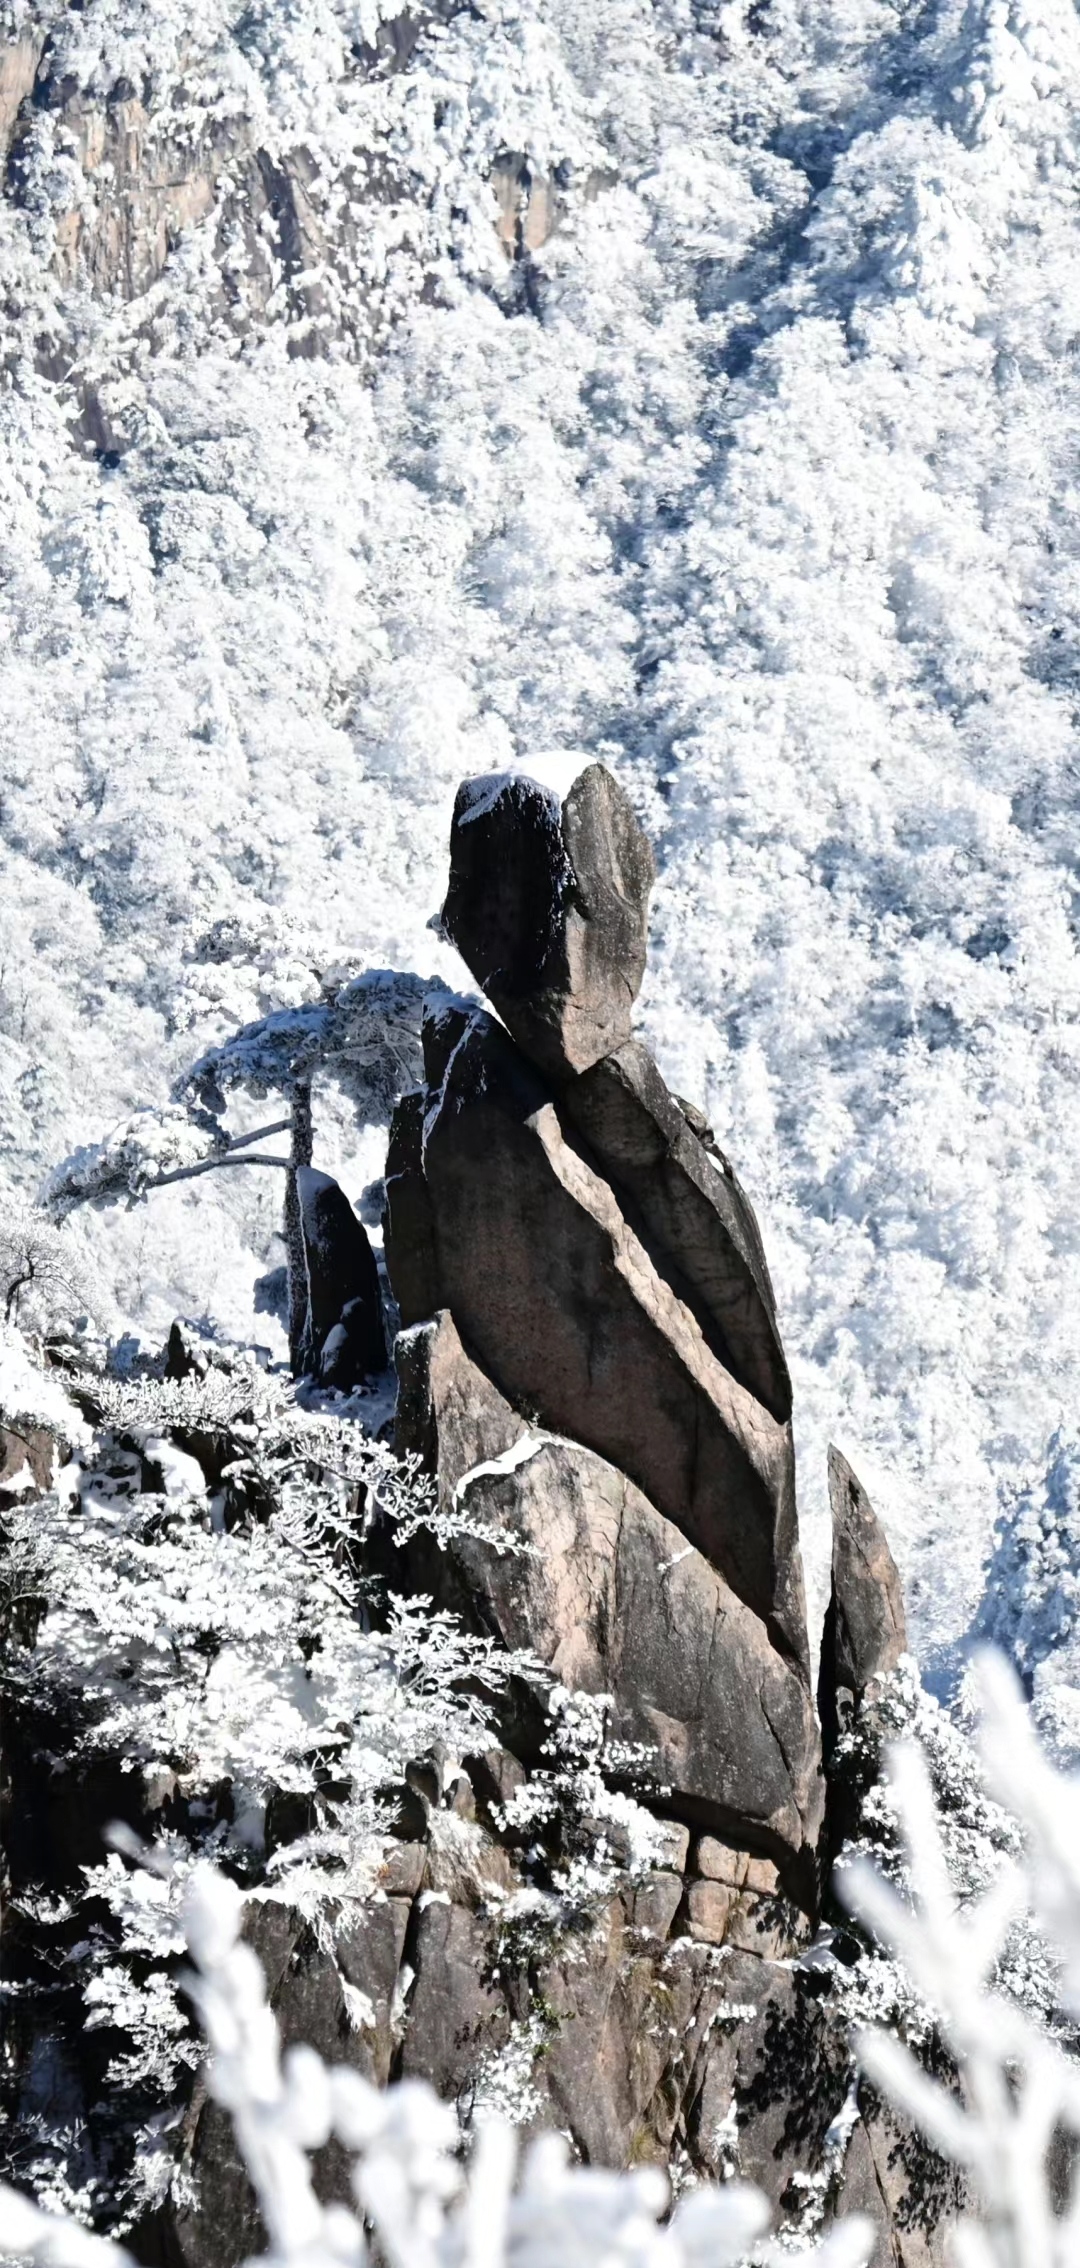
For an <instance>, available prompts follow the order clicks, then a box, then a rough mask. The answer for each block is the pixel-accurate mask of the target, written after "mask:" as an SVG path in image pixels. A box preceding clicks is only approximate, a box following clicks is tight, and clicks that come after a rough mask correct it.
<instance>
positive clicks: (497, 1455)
mask: <svg viewBox="0 0 1080 2268" xmlns="http://www.w3.org/2000/svg"><path fill="white" fill-rule="evenodd" d="M652 875H653V865H652V854H651V851H650V849H649V846H648V844H647V842H646V840H645V838H644V836H643V835H642V834H641V831H640V829H639V828H638V826H637V822H636V820H635V818H634V815H633V812H632V810H631V809H630V806H629V804H628V803H627V801H626V799H625V797H624V796H623V794H622V791H621V790H620V789H619V787H618V786H617V784H616V782H615V781H614V780H613V779H612V778H611V776H610V775H609V774H608V773H607V772H605V771H604V769H603V767H602V766H600V765H590V766H589V767H588V768H587V769H586V770H585V771H584V772H583V773H582V774H581V775H580V777H579V778H578V779H577V780H576V781H575V782H574V784H573V785H572V787H571V788H570V791H569V793H568V794H567V795H566V796H565V797H564V798H559V797H558V796H556V795H555V794H554V793H553V791H551V790H550V789H548V788H545V787H542V786H540V785H538V784H537V783H535V782H532V781H529V780H522V779H517V778H515V779H509V780H508V779H504V778H501V777H499V778H494V779H491V780H480V781H473V782H468V783H466V785H465V786H464V787H463V788H462V789H461V790H460V791H459V794H458V798H457V804H456V807H455V814H454V826H453V835H452V844H451V880H450V887H449V890H448V893H447V898H446V904H445V906H444V909H443V915H442V920H443V926H444V928H445V930H446V932H447V934H448V935H450V936H452V937H453V938H454V939H455V941H456V942H457V943H458V945H459V947H460V949H461V951H462V952H463V954H464V956H465V958H466V960H467V961H468V964H469V967H470V969H471V971H472V973H473V974H474V976H476V977H477V978H478V979H479V981H480V982H482V983H483V984H484V986H485V988H486V990H487V991H488V994H489V997H490V998H491V999H492V1001H493V1002H494V1004H495V1006H496V1007H497V1008H498V1010H499V1012H500V1014H501V1016H502V1017H503V1020H504V1023H505V1024H506V1026H507V1027H508V1029H507V1030H504V1029H502V1028H501V1026H500V1025H499V1024H497V1023H496V1022H495V1021H494V1019H493V1018H492V1017H490V1016H489V1015H487V1014H486V1013H485V1011H484V1010H483V1009H481V1008H479V1007H477V1006H475V1005H473V1004H471V1003H468V1002H459V1003H454V1002H449V1003H448V1002H447V1001H445V1000H442V1001H439V1002H436V1003H435V1004H434V1005H433V1007H432V1009H431V1011H430V1013H429V1015H428V1017H427V1018H426V1020H425V1028H424V1063H425V1072H426V1084H425V1087H424V1089H423V1091H422V1093H420V1094H418V1095H411V1096H408V1097H406V1098H405V1100H404V1102H403V1103H402V1104H401V1105H400V1106H399V1109H398V1111H397V1113H396V1115H395V1119H394V1124H393V1127H392V1130H391V1139H390V1154H389V1160H388V1168H387V1181H386V1191H387V1217H386V1249H387V1257H388V1264H389V1270H390V1278H391V1283H392V1286H393V1289H394V1291H395V1294H396V1296H397V1299H398V1302H399V1305H400V1310H401V1319H402V1323H403V1325H404V1326H405V1328H406V1332H407V1334H408V1336H407V1338H406V1340H405V1343H404V1345H403V1347H402V1349H401V1353H400V1356H399V1366H400V1369H401V1373H402V1389H403V1390H402V1397H401V1419H400V1429H399V1439H400V1441H401V1442H402V1443H403V1444H405V1445H407V1446H409V1447H411V1448H414V1449H418V1450H420V1451H421V1453H422V1454H424V1455H425V1456H426V1457H427V1459H428V1460H429V1462H430V1464H431V1465H432V1468H433V1469H434V1470H435V1472H436V1473H437V1475H438V1481H439V1489H440V1495H441V1498H442V1501H443V1504H444V1507H446V1508H447V1509H452V1508H453V1507H454V1505H455V1504H456V1503H457V1502H458V1501H459V1499H460V1498H461V1496H462V1494H463V1492H465V1491H467V1492H468V1495H469V1501H470V1507H473V1506H476V1507H478V1508H479V1507H480V1506H481V1505H482V1506H483V1507H484V1510H485V1515H486V1514H487V1513H488V1512H490V1514H491V1516H492V1518H493V1519H494V1521H495V1522H496V1524H500V1523H501V1524H502V1525H503V1526H505V1528H506V1529H507V1530H509V1531H512V1532H513V1533H514V1534H515V1535H516V1536H518V1538H519V1539H521V1540H524V1541H525V1542H527V1543H528V1544H529V1545H530V1546H531V1547H532V1549H531V1552H530V1553H529V1554H528V1555H527V1556H524V1557H521V1556H519V1557H516V1558H513V1559H505V1560H500V1558H499V1556H498V1554H497V1553H492V1552H491V1551H490V1550H487V1549H486V1548H485V1547H484V1546H483V1545H482V1544H479V1543H477V1541H476V1539H475V1538H474V1537H470V1538H467V1539H463V1540H461V1541H459V1542H458V1543H456V1544H455V1545H454V1546H453V1547H452V1548H451V1549H450V1550H449V1551H448V1552H447V1553H445V1554H444V1555H442V1556H441V1557H440V1558H439V1559H437V1560H436V1561H434V1562H430V1563H429V1562H427V1561H425V1564H424V1566H423V1569H422V1572H421V1571H420V1570H419V1569H418V1570H417V1572H416V1580H417V1582H418V1584H419V1585H420V1587H429V1588H432V1589H433V1590H434V1592H435V1595H436V1596H437V1597H439V1598H440V1600H443V1601H444V1602H445V1603H447V1604H450V1603H452V1604H453V1605H454V1606H455V1608H456V1609H457V1611H459V1612H465V1613H467V1614H471V1615H472V1616H473V1617H474V1618H476V1617H479V1618H480V1620H481V1622H482V1624H483V1626H485V1627H493V1628H495V1629H497V1630H498V1631H499V1633H500V1635H501V1636H502V1637H504V1638H505V1640H506V1641H507V1643H509V1644H513V1645H527V1646H528V1647H530V1648H531V1649H532V1650H533V1651H534V1652H535V1653H536V1654H537V1655H538V1656H539V1658H540V1659H541V1660H542V1661H543V1662H544V1663H545V1664H546V1666H547V1667H548V1668H549V1669H550V1670H551V1671H552V1673H553V1674H555V1675H557V1676H559V1677H560V1678H561V1679H563V1680H564V1681H565V1682H567V1683H569V1684H580V1685H582V1686H583V1687H585V1688H586V1689H588V1690H592V1691H605V1692H610V1693H611V1694H612V1695H613V1697H614V1700H615V1708H616V1716H617V1721H618V1723H619V1725H620V1728H625V1730H626V1733H627V1735H628V1736H632V1737H634V1738H637V1739H647V1740H648V1741H649V1743H650V1745H651V1746H652V1747H653V1748H654V1750H655V1751H656V1754H657V1757H658V1772H659V1775H660V1778H661V1780H662V1781H663V1782H664V1784H665V1785H667V1786H669V1788H670V1796H669V1799H668V1800H669V1801H670V1804H671V1806H672V1809H673V1810H674V1811H675V1813H676V1815H677V1816H679V1817H681V1818H683V1819H684V1820H685V1821H686V1822H688V1823H689V1824H693V1825H696V1826H700V1827H707V1828H709V1829H711V1830H715V1831H717V1832H718V1833H720V1834H722V1835H723V1836H725V1837H726V1839H727V1840H728V1842H729V1843H730V1844H731V1845H732V1846H733V1847H734V1848H736V1849H744V1848H745V1849H746V1850H750V1851H756V1852H758V1853H759V1854H761V1856H762V1857H767V1858H768V1859H769V1860H770V1861H771V1862H774V1863H776V1864H778V1865H779V1867H780V1868H781V1872H782V1875H783V1879H784V1883H785V1886H786V1888H787V1889H788V1890H790V1892H791V1893H792V1894H793V1895H794V1896H795V1897H796V1898H798V1899H799V1900H801V1902H802V1904H803V1906H804V1907H805V1908H806V1909H808V1910H812V1909H813V1906H814V1902H815V1895H816V1883H815V1876H814V1852H815V1845H816V1839H817V1834H818V1829H819V1825H820V1818H821V1804H822V1788H821V1779H820V1770H819V1744H818V1734H817V1726H816V1722H815V1718H814V1711H813V1703H812V1696H811V1681H810V1668H809V1648H808V1643H807V1634H806V1620H805V1608H804V1600H803V1585H802V1568H801V1561H800V1556H799V1545H798V1530H797V1520H796V1509H795V1476H794V1456H793V1448H792V1437H791V1425H790V1417H791V1391H790V1383H789V1379H788V1373H787V1367H786V1363H785V1360H784V1354H783V1348H782V1345H781V1342H780V1337H779V1331H778V1328H777V1321H776V1310H775V1303H774V1300H773V1294H772V1287H771V1285H770V1282H769V1276H768V1270H767V1267H766V1264H765V1259H764V1254H763V1252H762V1248H761V1239H760V1235H759V1233H758V1229H757V1224H756V1221H755V1219H754V1215H753V1212H752V1209H751V1207H750V1204H749V1202H748V1200H747V1198H746V1196H745V1194H744V1192H743V1191H742V1189H741V1188H740V1186H739V1184H738V1182H737V1180H736V1179H735V1177H734V1175H733V1173H732V1172H731V1170H730V1168H728V1167H726V1165H725V1162H724V1161H722V1160H721V1159H719V1158H718V1157H717V1156H716V1155H715V1153H713V1152H710V1150H709V1149H707V1148H706V1146H705V1142H704V1141H703V1140H702V1138H701V1135H700V1133H699V1132H698V1131H697V1130H696V1128H695V1126H694V1124H693V1123H692V1119H691V1116H690V1115H689V1114H688V1112H687V1110H686V1108H685V1107H684V1106H682V1105H681V1104H680V1103H679V1102H677V1101H676V1099H675V1097H674V1096H672V1095H671V1094H669V1092H668V1089H667V1087H666V1086H665V1084H664V1081H663V1079H662V1078H661V1076H660V1073H659V1071H658V1070H657V1068H656V1065H655V1064H654V1063H653V1062H652V1060H651V1058H650V1057H649V1055H648V1053H647V1051H646V1050H645V1049H644V1048H643V1047H642V1046H641V1044H640V1043H639V1042H637V1041H635V1040H634V1039H633V1037H632V1034H631V1031H630V1012H631V1008H632V1004H633V1000H634V998H635V996H636V994H637V991H638V989H639V986H640V983H641V977H642V972H643V968H644V955H645V921H646V914H647V906H648V895H649V889H650V887H651V883H652ZM420 1326H423V1327H424V1328H423V1330H422V1331H420V1330H419V1329H418V1327H420ZM537 1429H539V1432H538V1431H537ZM492 1468H494V1470H492ZM706 1902H707V1901H706ZM713 1903H714V1904H716V1903H717V1901H715V1900H714V1901H713Z"/></svg>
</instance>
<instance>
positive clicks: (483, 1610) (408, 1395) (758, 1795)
mask: <svg viewBox="0 0 1080 2268" xmlns="http://www.w3.org/2000/svg"><path fill="white" fill-rule="evenodd" d="M399 1365H400V1370H401V1376H402V1393H401V1401H400V1406H399V1442H400V1445H401V1446H402V1447H403V1448H406V1449H416V1450H419V1451H420V1452H421V1453H422V1454H424V1455H425V1456H426V1457H427V1458H428V1459H429V1461H430V1462H431V1463H433V1464H434V1466H435V1468H436V1470H437V1472H438V1475H439V1485H440V1490H441V1492H442V1496H443V1501H444V1504H445V1505H446V1506H447V1507H448V1508H453V1507H457V1508H458V1509H459V1510H461V1511H463V1512H466V1513H467V1514H468V1519H469V1523H470V1532H468V1533H463V1534H460V1535H458V1536H455V1537H453V1538H452V1539H451V1540H450V1541H449V1543H448V1544H447V1545H446V1547H445V1549H444V1550H443V1551H439V1550H437V1549H436V1548H435V1547H434V1546H432V1547H430V1548H429V1549H428V1550H427V1551H426V1552H424V1554H423V1556H422V1558H420V1557H419V1556H416V1555H415V1550H416V1547H414V1558H413V1574H414V1578H415V1580H416V1581H417V1582H418V1584H419V1585H420V1586H421V1587H422V1588H425V1589H431V1590H434V1591H437V1593H438V1596H439V1597H440V1598H441V1600H442V1601H443V1602H444V1603H445V1604H447V1605H451V1604H452V1605H453V1606H454V1608H455V1609H456V1611H457V1612H458V1613H459V1614H460V1615H461V1616H462V1619H463V1620H464V1621H465V1622H466V1623H467V1624H470V1623H471V1624H472V1625H473V1626H474V1627H477V1628H479V1629H481V1630H489V1631H494V1632H496V1633H497V1634H498V1636H499V1637H500V1639H501V1640H502V1641H503V1643H504V1644H505V1645H506V1646H507V1647H509V1648H511V1649H514V1648H521V1649H523V1650H525V1651H528V1652H530V1653H533V1654H534V1655H536V1656H537V1657H538V1659H539V1660H540V1661H542V1662H543V1663H544V1664H545V1666H546V1667H547V1668H548V1669H549V1670H550V1671H551V1673H552V1674H553V1676H555V1677H557V1678H558V1679H559V1680H560V1682H561V1683H563V1684H564V1685H567V1686H569V1687H571V1688H574V1689H578V1690H581V1691H584V1692H587V1693H607V1694H610V1695H611V1697H612V1702H613V1712H612V1732H613V1734H614V1736H615V1738H616V1739H618V1740H627V1741H635V1742H641V1743H643V1744H644V1746H645V1747H646V1749H647V1750H648V1751H649V1752H650V1753H651V1754H652V1755H653V1756H654V1758H655V1773H656V1779H657V1782H658V1785H659V1786H661V1787H662V1788H663V1789H664V1791H665V1793H664V1802H665V1806H669V1807H670V1808H671V1809H672V1810H673V1811H674V1812H675V1814H676V1815H677V1817H679V1818H680V1819H682V1820H684V1821H686V1822H688V1823H692V1824H693V1825H695V1826H700V1827H705V1828H708V1829H710V1830H711V1831H712V1832H713V1834H714V1835H718V1836H722V1837H724V1838H726V1840H727V1842H728V1843H729V1844H730V1845H732V1846H734V1848H735V1849H737V1850H740V1849H743V1848H744V1847H745V1845H746V1844H747V1842H748V1841H749V1842H751V1843H752V1844H753V1846H754V1847H755V1848H756V1849H758V1850H760V1851H765V1852H768V1853H769V1854H770V1856H771V1858H772V1859H774V1860H776V1861H778V1862H779V1864H780V1865H781V1866H782V1867H785V1868H787V1869H790V1867H791V1864H792V1861H793V1860H795V1859H797V1858H798V1855H799V1854H800V1853H801V1852H802V1851H803V1849H804V1846H805V1843H806V1840H807V1824H808V1821H810V1822H811V1823H813V1822H814V1821H815V1819H816V1804H817V1800H818V1781H817V1736H816V1728H815V1727H814V1724H813V1720H812V1717H811V1715H810V1713H809V1711H808V1709H807V1706H806V1686H805V1681H804V1679H803V1676H802V1674H801V1670H800V1668H799V1666H798V1665H797V1664H796V1663H795V1662H793V1661H792V1660H791V1658H790V1657H789V1656H788V1654H787V1653H785V1652H784V1651H782V1650H780V1649H778V1648H776V1647H775V1646H772V1645H771V1644H769V1642H768V1640H767V1639H766V1638H765V1636H764V1633H763V1630H762V1624H761V1621H760V1619H759V1618H758V1616H756V1615H755V1614H754V1612H753V1611H752V1610H751V1609H750V1608H749V1607H747V1606H746V1605H745V1604H744V1603H743V1601H742V1600H741V1599H740V1598H739V1597H738V1595H737V1594H736V1593H735V1592H734V1591H733V1590H732V1589H731V1587H730V1585H729V1584H727V1583H726V1582H725V1581H724V1578H723V1576H722V1574H721V1573H720V1572H719V1571H718V1569H717V1568H716V1566H715V1565H714V1564H713V1563H712V1562H711V1561H710V1559H709V1558H708V1557H707V1556H706V1555H705V1554H704V1553H703V1552H701V1551H699V1550H696V1549H694V1548H692V1547H688V1546H687V1544H686V1540H685V1532H684V1530H683V1529H682V1528H680V1527H678V1526H676V1525H675V1524H674V1523H673V1522H672V1521H670V1520H668V1519H665V1518H664V1517H663V1515H662V1514H661V1513H660V1512H658V1511H657V1510H656V1508H655V1504H654V1503H653V1502H650V1501H649V1499H648V1498H647V1497H646V1496H645V1495H644V1494H643V1492H642V1491H641V1489H640V1488H638V1487H636V1486H635V1485H634V1483H633V1481H632V1480H631V1479H629V1478H628V1477H627V1474H626V1472H625V1470H620V1469H619V1467H618V1466H617V1465H616V1464H614V1463H613V1462H611V1461H609V1460H605V1459H604V1458H603V1457H601V1456H597V1455H596V1454H594V1452H593V1451H592V1450H590V1449H589V1448H586V1447H584V1446H583V1445H582V1444H581V1443H580V1441H575V1440H571V1439H568V1438H566V1437H565V1436H564V1435H561V1434H552V1433H547V1432H544V1431H542V1430H538V1429H536V1428H535V1427H533V1426H531V1425H528V1424H523V1421H522V1419H521V1417H520V1415H519V1414H518V1412H517V1411H516V1410H515V1409H514V1408H512V1406H511V1405H510V1403H509V1402H508V1401H507V1400H506V1399H505V1397H504V1396H503V1395H502V1394H501V1393H500V1392H499V1391H498V1389H497V1387H496V1386H495V1385H494V1384H493V1383H492V1380H491V1378H490V1377H489V1376H488V1375H486V1373H485V1372H484V1371H483V1370H481V1369H480V1367H479V1366H478V1364H477V1363H476V1362H475V1361H473V1360H472V1359H471V1358H470V1356H469V1355H468V1354H467V1353H466V1351H465V1348H464V1346H463V1344H462V1340H461V1337H460V1335H459V1332H458V1329H457V1326H456V1324H455V1322H454V1320H453V1317H452V1315H451V1313H450V1312H449V1311H448V1310H445V1309H444V1310H443V1311H442V1312H441V1314H440V1315H439V1317H438V1319H437V1320H436V1321H435V1322H434V1323H431V1324H427V1325H423V1326H421V1327H419V1328H418V1329H415V1330H413V1331H411V1332H410V1333H408V1334H407V1336H406V1338H405V1341H404V1344H403V1345H402V1346H401V1347H400V1351H399ZM485 1529H486V1530H488V1531H489V1532H490V1534H491V1535H492V1537H493V1539H495V1540H493V1542H491V1543H488V1542H486V1541H485V1540H484V1530H485ZM505 1537H510V1538H512V1539H513V1541H514V1543H515V1545H517V1546H524V1550H523V1551H521V1550H517V1551H508V1550H506V1549H505V1548H504V1547H503V1545H502V1542H501V1540H500V1539H502V1538H505ZM733 1727H737V1728H738V1731H737V1734H736V1735H735V1736H734V1737H733ZM796 1886H797V1887H798V1888H802V1887H803V1885H802V1882H801V1878H800V1879H799V1881H798V1883H797V1885H796Z"/></svg>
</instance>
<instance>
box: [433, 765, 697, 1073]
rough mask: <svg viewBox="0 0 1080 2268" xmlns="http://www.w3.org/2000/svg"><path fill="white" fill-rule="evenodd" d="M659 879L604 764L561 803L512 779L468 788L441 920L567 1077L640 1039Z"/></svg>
mask: <svg viewBox="0 0 1080 2268" xmlns="http://www.w3.org/2000/svg"><path fill="white" fill-rule="evenodd" d="M654 873H655V868H654V864H653V855H652V850H651V848H650V845H649V843H648V842H647V840H646V838H645V836H644V835H643V834H642V832H641V829H640V827H639V826H638V823H637V820H636V819H635V817H634V814H633V811H632V810H631V808H630V805H629V803H628V802H627V799H626V797H625V796H624V794H623V792H622V790H621V788H620V787H619V786H618V784H617V782H616V781H615V780H614V779H613V778H612V776H611V774H610V772H607V771H605V769H604V767H603V765H601V764H591V765H589V767H588V769H587V770H586V771H584V772H582V773H581V775H580V777H579V778H578V779H577V780H576V781H575V782H574V785H573V787H572V788H571V790H570V793H569V795H568V796H567V797H566V798H565V800H563V801H560V799H559V797H558V796H557V795H555V794H554V793H553V792H552V791H551V790H550V789H547V788H544V787H541V786H540V785H538V783H537V782H536V781H535V780H528V779H523V778H520V777H516V776H515V777H511V778H503V777H501V776H498V775H496V776H494V777H492V778H491V779H480V780H468V781H466V783H465V785H464V786H463V787H462V788H460V789H459V791H458V798H457V802H456V804H455V807H454V821H453V828H452V831H451V837H450V884H449V888H448V890H447V893H446V903H445V905H444V906H443V911H442V921H443V927H444V929H445V930H446V933H447V935H448V936H449V937H450V938H452V939H453V942H454V944H455V945H456V946H457V949H458V951H459V953H460V954H461V956H462V959H463V960H464V961H465V963H466V965H467V966H468V968H469V969H470V970H471V972H472V974H473V976H474V977H475V978H476V981H477V983H478V984H479V985H481V986H482V987H483V990H484V991H485V992H486V993H487V996H488V998H489V1000H490V1001H491V1002H492V1003H493V1005H494V1006H495V1007H496V1008H497V1009H498V1012H499V1014H500V1016H501V1017H502V1019H503V1022H504V1023H505V1024H506V1026H507V1029H508V1030H509V1031H510V1032H511V1033H512V1034H513V1036H514V1038H515V1039H516V1040H517V1041H518V1043H519V1045H520V1046H521V1047H522V1048H523V1049H524V1051H525V1053H526V1054H527V1055H528V1056H529V1057H530V1058H531V1059H532V1061H533V1062H534V1063H537V1064H538V1065H540V1067H541V1068H542V1069H543V1070H544V1071H546V1072H547V1073H548V1074H549V1075H550V1076H551V1077H553V1078H555V1079H557V1080H558V1079H561V1078H563V1077H565V1076H567V1075H570V1074H573V1073H574V1072H578V1071H585V1070H587V1069H588V1067H589V1065H590V1064H592V1063H596V1062H598V1061H599V1060H600V1058H601V1057H602V1056H604V1055H608V1054H610V1053H611V1051H612V1049H613V1048H616V1047H619V1046H621V1045H622V1044H623V1043H624V1042H625V1041H626V1040H628V1039H629V1037H630V1013H631V1009H632V1007H633V1004H634V1001H635V1000H636V998H637V995H638V992H639V991H640V989H641V980H642V977H643V976H644V973H645V946H646V929H647V918H648V904H649V893H650V890H651V888H652V884H653V878H654Z"/></svg>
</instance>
